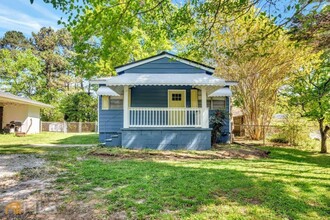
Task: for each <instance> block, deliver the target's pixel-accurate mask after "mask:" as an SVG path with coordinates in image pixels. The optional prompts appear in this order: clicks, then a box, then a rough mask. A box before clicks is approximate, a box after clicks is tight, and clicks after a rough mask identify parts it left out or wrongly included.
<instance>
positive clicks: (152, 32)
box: [30, 0, 326, 78]
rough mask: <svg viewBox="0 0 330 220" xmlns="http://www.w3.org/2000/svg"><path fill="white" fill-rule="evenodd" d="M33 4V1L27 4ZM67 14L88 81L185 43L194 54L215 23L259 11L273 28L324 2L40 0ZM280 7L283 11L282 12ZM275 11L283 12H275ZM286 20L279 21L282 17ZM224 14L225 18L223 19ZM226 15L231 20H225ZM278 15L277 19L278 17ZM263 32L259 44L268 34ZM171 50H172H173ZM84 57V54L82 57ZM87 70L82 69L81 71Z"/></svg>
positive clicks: (258, 37) (257, 0) (210, 34)
mask: <svg viewBox="0 0 330 220" xmlns="http://www.w3.org/2000/svg"><path fill="white" fill-rule="evenodd" d="M30 1H31V3H33V0H30ZM44 2H46V3H51V4H53V6H54V7H55V8H57V9H60V10H62V11H63V12H64V13H65V14H67V15H68V19H67V21H63V20H62V21H60V23H64V24H65V25H66V26H67V27H68V28H70V30H71V31H72V33H73V36H74V42H75V43H77V45H76V47H77V51H78V52H79V53H80V54H81V56H80V57H78V58H80V61H79V62H80V63H81V64H82V65H84V68H83V70H84V73H85V75H86V78H89V77H91V76H93V75H95V73H98V74H104V73H105V72H111V71H112V73H113V67H114V66H116V65H120V64H123V63H127V62H128V61H133V60H135V59H140V58H144V57H146V56H149V55H153V54H155V53H156V52H159V51H160V50H169V49H172V48H173V46H176V43H177V42H180V41H182V40H183V41H187V43H188V42H190V44H188V48H180V49H183V50H184V51H187V50H189V51H191V50H198V48H200V47H201V46H204V45H205V44H207V43H208V42H210V41H209V38H210V37H211V36H212V33H213V32H214V31H217V27H216V26H217V24H218V25H219V24H220V23H221V24H225V23H227V22H231V21H233V20H236V19H238V18H240V17H242V16H244V15H245V14H248V13H249V11H250V10H251V8H254V7H260V8H262V10H263V11H265V12H268V16H269V17H271V18H272V19H275V20H276V21H277V24H278V27H277V29H279V28H280V27H281V26H284V25H287V24H288V23H289V22H291V20H292V18H294V17H295V16H296V15H299V14H300V13H302V12H304V11H306V10H310V11H316V10H318V8H319V7H321V6H322V5H324V4H325V2H326V1H325V0H320V1H317V2H319V4H315V3H314V2H315V1H314V0H300V1H295V0H292V1H285V2H283V1H276V0H267V1H262V0H255V1H249V0H233V1H220V0H210V1H204V0H193V1H191V0H184V1H178V2H176V1H171V0H159V1H154V0H143V1H131V0H128V1H120V0H112V1H108V0H101V1H100V0H83V1H79V0H44ZM283 3H284V4H285V7H283ZM279 8H285V9H284V10H280V9H279ZM289 14H290V15H292V16H284V15H289ZM224 15H226V16H225V17H224ZM228 15H232V17H230V18H229V19H227V18H228ZM282 16H283V17H282ZM267 31H268V32H266V30H265V34H264V35H263V36H257V37H255V38H254V39H253V40H255V41H262V40H263V39H265V38H267V36H269V35H271V34H272V33H273V32H274V30H267ZM175 49H177V48H175ZM84 54H86V55H84ZM85 67H87V68H85Z"/></svg>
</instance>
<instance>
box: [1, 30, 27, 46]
mask: <svg viewBox="0 0 330 220" xmlns="http://www.w3.org/2000/svg"><path fill="white" fill-rule="evenodd" d="M0 48H1V49H8V50H24V49H31V43H30V42H29V40H28V39H27V38H26V37H25V36H24V34H23V33H22V32H19V31H7V32H6V33H5V35H4V37H3V38H1V39H0Z"/></svg>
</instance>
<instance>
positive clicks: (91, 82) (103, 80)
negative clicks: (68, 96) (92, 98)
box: [89, 78, 107, 85]
mask: <svg viewBox="0 0 330 220" xmlns="http://www.w3.org/2000/svg"><path fill="white" fill-rule="evenodd" d="M89 83H90V84H92V85H99V84H106V83H107V79H104V78H103V79H92V80H90V81H89Z"/></svg>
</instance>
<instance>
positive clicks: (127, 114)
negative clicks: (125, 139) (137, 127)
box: [123, 86, 129, 128]
mask: <svg viewBox="0 0 330 220" xmlns="http://www.w3.org/2000/svg"><path fill="white" fill-rule="evenodd" d="M123 107H124V128H128V127H129V109H128V108H129V107H128V86H124V105H123Z"/></svg>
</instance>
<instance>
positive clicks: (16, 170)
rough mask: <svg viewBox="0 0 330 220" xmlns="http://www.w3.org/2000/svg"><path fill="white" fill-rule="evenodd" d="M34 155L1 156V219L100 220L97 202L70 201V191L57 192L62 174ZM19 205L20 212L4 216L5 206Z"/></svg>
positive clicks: (61, 190)
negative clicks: (96, 207) (57, 181)
mask: <svg viewBox="0 0 330 220" xmlns="http://www.w3.org/2000/svg"><path fill="white" fill-rule="evenodd" d="M62 171H63V170H62V169H59V168H58V167H57V165H56V164H50V163H49V162H47V161H45V159H43V158H42V157H41V156H36V155H33V154H10V155H0V219H98V218H100V217H99V216H103V215H104V213H103V212H101V211H99V210H96V209H95V208H94V207H95V204H97V203H98V201H94V200H91V201H87V202H83V201H71V200H70V199H69V201H68V198H70V195H71V193H72V192H70V191H69V190H67V189H57V188H56V186H57V185H56V182H55V180H56V179H57V177H58V175H59V174H60V173H61V172H62ZM13 202H18V204H19V205H20V211H21V213H20V214H18V215H16V214H15V213H13V210H9V214H6V213H5V210H6V206H8V205H9V204H11V203H13Z"/></svg>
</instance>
